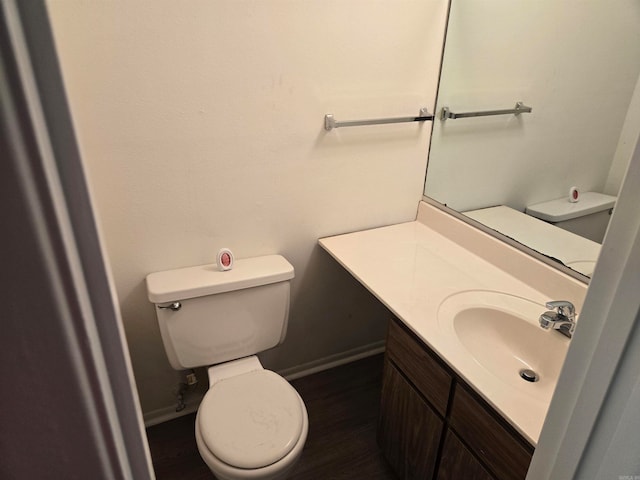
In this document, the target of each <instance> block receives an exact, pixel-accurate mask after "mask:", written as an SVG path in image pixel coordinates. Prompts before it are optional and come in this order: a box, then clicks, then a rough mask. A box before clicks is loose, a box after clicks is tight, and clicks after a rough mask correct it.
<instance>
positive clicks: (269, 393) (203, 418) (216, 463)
mask: <svg viewBox="0 0 640 480" xmlns="http://www.w3.org/2000/svg"><path fill="white" fill-rule="evenodd" d="M209 383H210V387H209V390H208V391H207V393H206V394H205V396H204V398H203V400H202V403H201V404H200V408H199V409H198V414H197V417H196V443H197V445H198V451H199V452H200V456H201V457H202V459H203V460H204V461H205V463H206V464H207V465H208V466H209V468H210V469H211V471H212V472H213V473H214V475H215V476H216V477H217V478H218V479H219V480H244V479H256V480H257V479H260V480H276V479H281V478H286V475H287V474H288V473H289V472H290V471H291V468H293V466H294V465H295V463H296V462H297V460H298V458H299V457H300V455H301V453H302V449H303V447H304V444H305V441H306V438H307V433H308V430H309V423H308V417H307V410H306V408H305V405H304V402H303V401H302V398H300V396H299V395H298V392H296V391H295V389H294V388H293V387H292V386H291V385H290V384H289V383H288V382H287V381H286V380H285V379H284V378H282V377H280V376H279V375H278V374H276V373H274V372H272V371H270V370H265V369H264V368H262V365H261V364H260V362H259V361H258V359H257V357H255V356H252V357H248V358H245V359H241V360H236V361H234V362H229V363H228V364H223V365H217V366H214V367H211V368H209Z"/></svg>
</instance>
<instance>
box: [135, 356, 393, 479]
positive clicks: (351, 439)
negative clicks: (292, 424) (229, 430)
mask: <svg viewBox="0 0 640 480" xmlns="http://www.w3.org/2000/svg"><path fill="white" fill-rule="evenodd" d="M382 362H383V356H382V355H376V356H374V357H370V358H366V359H363V360H359V361H357V362H354V363H351V364H348V365H344V366H341V367H337V368H334V369H331V370H326V371H324V372H320V373H316V374H314V375H310V376H308V377H304V378H300V379H298V380H294V381H292V382H291V383H292V385H293V386H294V387H295V389H296V390H297V391H298V393H300V395H301V396H302V398H303V399H304V402H305V405H306V407H307V411H308V414H309V435H308V437H307V443H306V445H305V448H304V451H303V453H302V457H301V458H300V461H299V462H298V464H297V465H296V467H295V468H294V470H293V472H292V474H291V477H290V478H291V480H303V479H304V480H342V479H344V480H347V479H348V480H357V479H363V480H364V479H366V480H397V478H396V476H395V475H394V474H393V472H392V471H391V469H390V467H389V465H388V464H387V463H386V461H385V460H384V459H383V458H382V455H381V453H380V450H379V448H378V446H377V444H376V422H377V417H378V409H379V403H380V388H381V382H382ZM194 421H195V414H192V415H187V416H184V417H181V418H178V419H176V420H172V421H170V422H166V423H163V424H160V425H156V426H153V427H150V428H148V429H147V437H148V439H149V447H150V449H151V457H152V459H153V465H154V469H155V471H156V477H157V478H158V480H171V479H212V478H214V477H213V475H212V474H211V472H210V471H209V469H208V467H207V466H206V465H205V463H204V462H203V461H202V460H201V458H200V455H199V454H198V448H197V447H196V441H195V436H194Z"/></svg>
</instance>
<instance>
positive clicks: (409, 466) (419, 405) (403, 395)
mask: <svg viewBox="0 0 640 480" xmlns="http://www.w3.org/2000/svg"><path fill="white" fill-rule="evenodd" d="M442 428H443V423H442V420H440V418H439V417H438V416H437V415H436V414H435V413H434V412H433V411H432V410H431V408H430V407H429V405H428V404H427V403H426V402H425V401H424V400H423V399H422V398H421V397H420V395H418V393H417V392H416V391H415V390H414V389H413V387H412V386H411V385H410V384H409V383H408V382H407V381H406V380H405V379H404V377H403V376H402V375H401V374H400V373H399V372H398V371H397V370H396V369H395V367H394V366H393V365H392V364H391V363H390V362H389V361H388V360H387V361H386V362H385V368H384V377H383V383H382V400H381V403H380V421H379V423H378V443H379V445H380V448H381V449H382V451H383V453H384V455H385V457H386V458H387V460H388V461H389V463H390V464H391V465H392V467H393V468H394V470H395V472H396V473H397V474H398V476H399V478H400V479H402V480H413V479H420V480H424V479H430V478H433V474H434V467H435V463H436V456H437V454H438V446H439V445H440V437H441V435H442Z"/></svg>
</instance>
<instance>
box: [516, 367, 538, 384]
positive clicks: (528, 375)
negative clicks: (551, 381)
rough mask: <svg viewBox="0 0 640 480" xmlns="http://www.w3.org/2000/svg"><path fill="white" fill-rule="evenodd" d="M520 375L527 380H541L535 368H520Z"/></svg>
mask: <svg viewBox="0 0 640 480" xmlns="http://www.w3.org/2000/svg"><path fill="white" fill-rule="evenodd" d="M520 377H522V379H524V380H526V381H527V382H537V381H538V380H540V376H539V375H538V374H537V373H536V372H534V371H533V370H529V369H528V368H523V369H522V370H520Z"/></svg>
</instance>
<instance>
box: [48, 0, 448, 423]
mask: <svg viewBox="0 0 640 480" xmlns="http://www.w3.org/2000/svg"><path fill="white" fill-rule="evenodd" d="M48 5H49V9H50V15H51V19H52V23H53V28H54V35H55V38H56V44H57V49H58V52H59V55H60V60H61V63H62V69H63V75H64V78H65V83H66V85H67V90H68V95H69V100H70V103H71V108H72V113H73V116H74V121H75V127H76V133H77V135H78V137H79V142H80V147H81V151H82V155H83V159H84V161H85V163H86V166H87V170H88V175H89V183H90V186H91V187H92V191H93V195H94V200H95V203H96V205H97V212H96V213H97V217H98V220H99V222H100V224H101V228H102V230H103V234H104V237H105V241H106V245H107V250H108V254H109V257H110V265H111V268H112V270H113V275H114V279H115V282H116V287H117V292H118V296H119V299H120V307H121V310H122V317H123V321H124V324H125V329H126V333H127V339H128V343H129V348H130V352H131V358H132V362H133V366H134V371H135V376H136V382H137V386H138V390H139V393H140V397H141V404H142V408H143V411H144V412H145V413H146V415H147V417H148V418H149V417H151V416H153V415H159V414H161V413H162V412H164V411H170V410H171V409H172V407H173V405H174V404H175V397H174V390H175V387H176V382H177V374H176V373H175V372H173V371H172V370H171V368H170V366H169V364H168V362H167V360H166V358H165V354H164V350H163V348H162V345H161V340H160V336H159V331H158V327H157V323H156V319H155V314H154V309H153V307H152V306H151V305H150V304H149V303H148V301H147V299H146V292H145V286H144V277H145V276H146V275H147V274H148V273H150V272H153V271H158V270H164V269H170V268H176V267H181V266H189V265H197V264H202V263H211V262H214V261H215V259H214V257H215V252H216V251H217V250H218V249H219V248H220V247H222V246H226V247H229V248H231V249H233V250H234V252H235V254H236V257H237V258H243V257H251V256H256V255H262V254H270V253H281V254H283V255H285V256H286V257H287V258H288V259H289V260H290V261H291V262H292V263H293V265H294V267H295V269H296V278H295V281H294V283H293V294H292V310H291V317H290V324H289V332H288V336H287V339H286V341H285V343H284V344H283V345H282V346H281V347H279V348H277V349H275V350H272V351H271V352H268V353H267V354H264V355H262V357H261V358H262V359H263V362H264V363H265V365H266V366H267V367H269V368H273V369H284V368H290V367H294V366H296V365H302V364H306V363H308V362H313V361H316V360H318V359H322V358H325V357H328V356H331V355H336V354H341V353H343V352H348V351H352V350H353V349H358V348H361V347H363V346H366V345H368V344H371V343H375V342H378V341H380V340H382V339H383V337H384V331H385V320H386V313H385V312H384V311H383V310H382V308H381V307H379V306H378V305H377V303H376V302H374V301H373V300H372V299H371V298H370V296H369V295H368V293H366V292H365V291H364V289H363V288H362V287H360V286H359V285H358V284H357V282H355V281H353V280H352V279H351V278H350V277H349V276H348V275H347V274H346V273H345V272H344V271H343V270H342V269H341V268H340V267H338V266H337V264H335V263H334V262H333V261H332V260H331V259H330V258H329V257H328V256H327V255H326V254H324V253H323V252H322V251H321V250H320V249H319V248H318V247H317V245H316V240H317V239H318V238H319V237H323V236H327V235H333V234H337V233H342V232H347V231H353V230H359V229H364V228H369V227H374V226H379V225H385V224H391V223H397V222H403V221H408V220H412V219H413V218H414V217H415V212H416V207H417V204H418V201H419V200H420V198H421V194H422V186H423V181H424V170H425V164H426V152H427V149H428V142H429V134H430V124H425V125H422V126H420V125H418V124H403V125H386V126H373V127H360V128H352V129H340V130H337V131H333V132H330V133H327V132H325V131H324V130H323V116H324V114H325V113H333V114H335V115H336V118H337V119H338V120H340V119H354V118H368V117H379V116H396V115H397V116H404V115H412V114H414V113H417V112H418V109H419V108H420V107H422V106H427V107H429V108H430V109H433V107H434V102H435V92H436V83H437V78H438V70H439V61H440V53H441V47H442V37H443V32H444V22H445V17H446V8H447V2H446V1H445V0H416V1H409V0H406V1H402V2H398V1H393V0H384V1H383V0H379V1H374V2H372V1H365V0H359V1H351V2H343V1H338V0H309V1H304V2H300V1H298V2H295V1H286V0H269V1H261V2H254V1H248V0H234V1H232V0H207V1H204V0H199V1H189V2H186V1H178V2H176V1H174V0H161V1H158V0H156V1H153V2H151V1H130V0H129V1H127V0H112V1H109V2H99V1H83V0H50V1H49V2H48Z"/></svg>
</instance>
